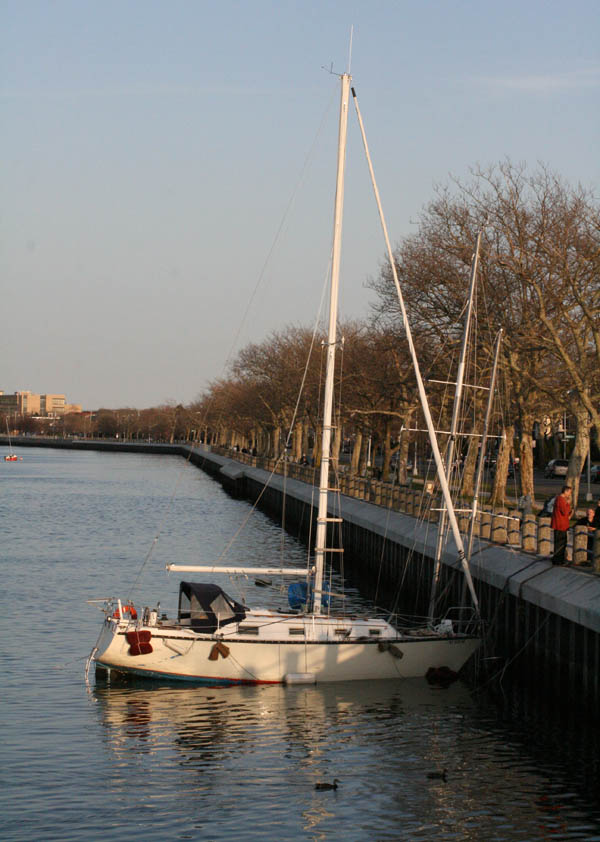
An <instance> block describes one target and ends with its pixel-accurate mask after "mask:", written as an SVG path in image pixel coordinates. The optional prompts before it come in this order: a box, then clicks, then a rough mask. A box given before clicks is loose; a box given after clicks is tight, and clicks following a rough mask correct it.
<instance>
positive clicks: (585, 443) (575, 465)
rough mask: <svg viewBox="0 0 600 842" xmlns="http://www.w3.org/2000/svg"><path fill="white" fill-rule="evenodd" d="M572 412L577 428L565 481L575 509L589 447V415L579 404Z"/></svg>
mask: <svg viewBox="0 0 600 842" xmlns="http://www.w3.org/2000/svg"><path fill="white" fill-rule="evenodd" d="M574 413H575V418H576V420H577V429H576V432H575V446H574V447H573V450H572V452H571V458H570V459H569V469H568V472H567V478H566V483H567V484H568V485H570V486H571V488H572V489H573V496H572V500H573V509H576V508H577V502H578V499H579V483H580V480H581V471H582V470H583V466H584V465H585V460H586V458H587V455H588V452H589V447H590V420H589V419H590V417H589V413H588V411H587V409H586V408H585V407H583V406H581V405H578V406H577V407H576V408H575V410H574ZM586 488H587V486H586Z"/></svg>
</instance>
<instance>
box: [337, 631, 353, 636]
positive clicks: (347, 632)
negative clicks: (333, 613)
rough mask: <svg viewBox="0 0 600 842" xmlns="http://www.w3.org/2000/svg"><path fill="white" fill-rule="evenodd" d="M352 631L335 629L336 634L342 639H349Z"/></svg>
mask: <svg viewBox="0 0 600 842" xmlns="http://www.w3.org/2000/svg"><path fill="white" fill-rule="evenodd" d="M350 631H351V630H350V629H335V634H339V636H340V637H348V636H349V635H350Z"/></svg>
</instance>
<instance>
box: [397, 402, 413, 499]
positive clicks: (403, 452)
mask: <svg viewBox="0 0 600 842" xmlns="http://www.w3.org/2000/svg"><path fill="white" fill-rule="evenodd" d="M412 419H413V413H412V412H408V413H407V415H406V421H405V424H406V426H407V427H410V424H411V421H412ZM416 435H417V434H416V433H415V436H416ZM410 439H411V436H410V433H409V432H408V430H403V431H402V434H401V438H400V447H399V449H398V484H399V485H408V469H407V467H406V466H407V463H408V451H409V448H410Z"/></svg>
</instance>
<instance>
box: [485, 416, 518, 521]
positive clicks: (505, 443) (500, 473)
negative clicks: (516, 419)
mask: <svg viewBox="0 0 600 842" xmlns="http://www.w3.org/2000/svg"><path fill="white" fill-rule="evenodd" d="M503 433H504V437H503V439H502V441H501V443H500V450H499V451H498V461H497V462H496V474H495V476H494V487H493V489H492V497H491V500H490V502H491V504H492V506H503V505H504V498H505V496H506V477H507V474H508V462H509V458H510V452H511V450H512V447H513V439H514V437H515V428H514V427H513V426H512V425H511V426H510V427H504V428H503Z"/></svg>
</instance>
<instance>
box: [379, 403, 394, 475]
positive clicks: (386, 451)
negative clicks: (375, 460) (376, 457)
mask: <svg viewBox="0 0 600 842" xmlns="http://www.w3.org/2000/svg"><path fill="white" fill-rule="evenodd" d="M391 434H392V420H391V418H386V421H385V430H384V434H383V448H382V449H383V464H382V466H381V470H382V473H381V479H382V480H383V482H389V479H390V459H391V454H392V445H391V442H390V438H391Z"/></svg>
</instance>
